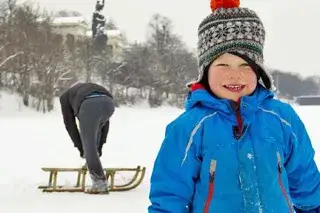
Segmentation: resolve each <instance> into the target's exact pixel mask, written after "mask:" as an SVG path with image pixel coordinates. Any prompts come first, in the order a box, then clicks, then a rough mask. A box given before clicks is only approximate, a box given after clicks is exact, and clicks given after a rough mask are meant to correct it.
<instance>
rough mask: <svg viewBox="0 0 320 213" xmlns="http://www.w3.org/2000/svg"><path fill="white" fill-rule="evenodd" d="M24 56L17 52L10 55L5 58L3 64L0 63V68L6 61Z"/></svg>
mask: <svg viewBox="0 0 320 213" xmlns="http://www.w3.org/2000/svg"><path fill="white" fill-rule="evenodd" d="M21 54H24V52H17V53H15V54H13V55H10V56H9V57H8V58H6V59H5V60H4V61H3V62H1V63H0V67H2V66H3V65H5V64H6V63H7V62H8V61H10V60H12V59H14V58H15V57H17V56H18V55H21Z"/></svg>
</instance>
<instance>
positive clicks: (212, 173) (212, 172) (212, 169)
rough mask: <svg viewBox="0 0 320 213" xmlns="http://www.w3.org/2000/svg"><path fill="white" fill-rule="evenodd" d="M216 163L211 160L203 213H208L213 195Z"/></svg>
mask: <svg viewBox="0 0 320 213" xmlns="http://www.w3.org/2000/svg"><path fill="white" fill-rule="evenodd" d="M216 166H217V161H216V160H211V162H210V171H209V192H208V196H207V199H206V203H205V206H204V213H209V207H210V203H211V200H212V197H213V194H214V177H215V172H216Z"/></svg>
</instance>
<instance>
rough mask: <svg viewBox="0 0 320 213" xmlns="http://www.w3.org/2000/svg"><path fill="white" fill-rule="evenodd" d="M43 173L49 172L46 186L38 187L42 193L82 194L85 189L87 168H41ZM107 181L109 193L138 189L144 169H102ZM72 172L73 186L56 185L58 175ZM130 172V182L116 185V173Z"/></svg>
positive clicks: (138, 167)
mask: <svg viewBox="0 0 320 213" xmlns="http://www.w3.org/2000/svg"><path fill="white" fill-rule="evenodd" d="M42 170H43V171H44V172H49V183H48V185H47V186H39V187H38V188H39V189H42V191H43V192H84V191H85V188H86V177H87V172H88V170H87V167H86V166H83V167H81V168H42ZM103 170H104V172H105V175H106V178H107V179H108V183H109V185H110V186H109V191H110V192H112V191H129V190H132V189H134V188H136V187H138V186H139V185H140V184H141V182H142V180H143V178H144V175H145V170H146V168H145V167H141V166H137V168H104V169H103ZM62 172H74V173H77V179H76V184H75V186H71V187H67V186H63V185H58V184H57V182H58V181H57V179H58V173H62ZM120 172H132V173H134V175H133V177H132V178H131V180H129V181H127V182H126V183H122V184H116V183H115V182H116V180H115V177H116V173H120Z"/></svg>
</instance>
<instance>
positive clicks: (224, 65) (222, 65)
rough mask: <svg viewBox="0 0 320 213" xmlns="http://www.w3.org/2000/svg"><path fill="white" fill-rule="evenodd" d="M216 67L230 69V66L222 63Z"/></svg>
mask: <svg viewBox="0 0 320 213" xmlns="http://www.w3.org/2000/svg"><path fill="white" fill-rule="evenodd" d="M216 66H217V67H228V66H229V65H228V64H223V63H220V64H217V65H216Z"/></svg>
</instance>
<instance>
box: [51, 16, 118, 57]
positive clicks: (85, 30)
mask: <svg viewBox="0 0 320 213" xmlns="http://www.w3.org/2000/svg"><path fill="white" fill-rule="evenodd" d="M70 15H73V16H70ZM52 28H53V32H54V33H57V34H60V35H62V36H63V38H64V40H66V39H67V37H70V36H72V37H73V38H74V39H75V40H77V39H81V38H88V37H89V38H91V37H92V30H91V26H90V25H89V24H88V23H87V21H86V20H85V18H84V17H83V16H82V15H81V14H79V13H78V12H73V11H60V12H58V13H57V14H56V16H55V17H53V22H52ZM107 36H108V41H107V52H108V53H112V56H113V57H114V59H115V60H120V58H121V54H122V49H123V47H124V38H123V37H124V36H123V34H122V32H121V31H120V30H118V29H112V30H108V29H107Z"/></svg>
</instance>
